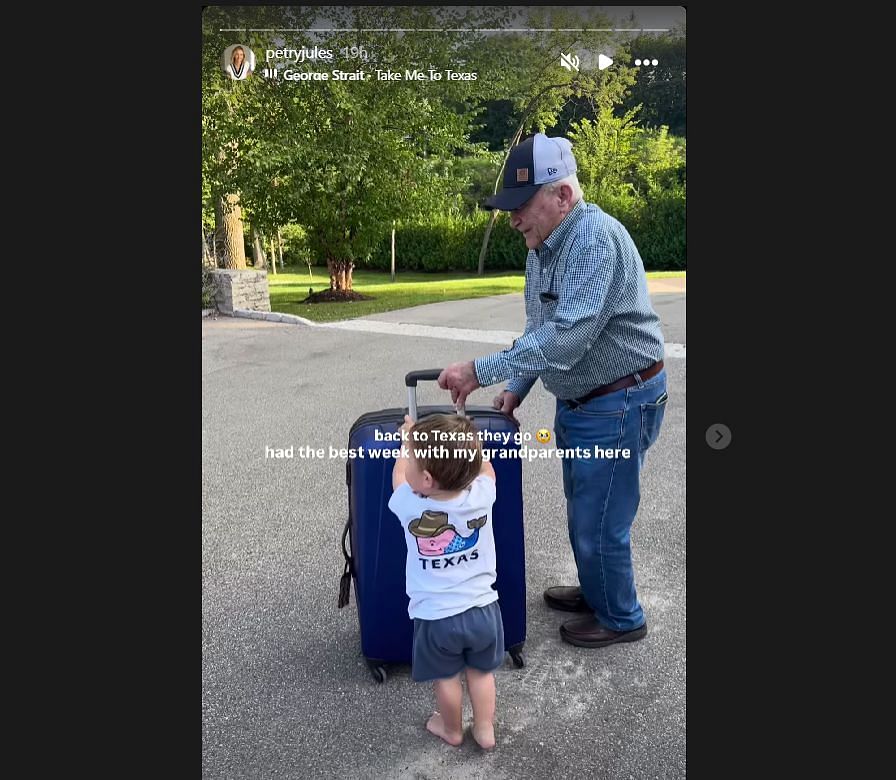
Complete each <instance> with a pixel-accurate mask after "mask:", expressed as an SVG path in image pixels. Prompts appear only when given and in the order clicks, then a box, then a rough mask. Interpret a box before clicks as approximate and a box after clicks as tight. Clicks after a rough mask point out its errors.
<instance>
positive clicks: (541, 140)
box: [485, 133, 578, 211]
mask: <svg viewBox="0 0 896 780" xmlns="http://www.w3.org/2000/svg"><path fill="white" fill-rule="evenodd" d="M576 170H578V166H577V165H576V158H575V157H573V155H572V144H571V143H570V142H569V141H568V140H567V139H566V138H560V137H557V138H548V137H547V136H546V135H545V134H544V133H536V134H535V135H530V136H529V137H528V138H527V139H526V140H525V141H522V142H521V143H519V144H517V145H516V146H514V147H513V149H511V150H510V155H509V156H508V158H507V166H506V167H505V168H504V187H503V189H502V190H501V191H500V192H498V194H497V195H492V196H491V197H490V198H488V199H487V200H486V201H485V208H487V209H500V210H501V211H513V210H514V209H518V208H519V207H520V206H522V205H524V204H525V203H526V202H527V201H528V200H529V199H530V198H531V197H532V196H533V195H534V194H535V193H536V192H538V190H539V189H540V188H541V185H542V184H548V183H550V182H552V181H559V180H560V179H565V178H566V177H567V176H569V175H570V174H571V173H575V171H576Z"/></svg>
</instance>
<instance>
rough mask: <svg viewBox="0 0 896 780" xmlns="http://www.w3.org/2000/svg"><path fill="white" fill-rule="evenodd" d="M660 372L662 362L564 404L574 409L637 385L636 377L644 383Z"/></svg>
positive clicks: (596, 388)
mask: <svg viewBox="0 0 896 780" xmlns="http://www.w3.org/2000/svg"><path fill="white" fill-rule="evenodd" d="M662 370H663V361H662V360H661V361H660V362H659V363H654V364H653V365H652V366H651V367H650V368H645V369H644V370H643V371H636V372H635V373H634V374H629V375H628V376H624V377H622V379H617V380H616V381H615V382H613V384H610V385H601V386H600V387H595V388H594V390H592V391H591V392H590V393H588V394H587V395H583V396H582V397H581V398H573V399H570V400H569V401H566V402H565V403H567V404H568V405H569V407H570V408H571V409H575V408H576V407H577V406H581V405H582V404H584V403H588V401H590V400H591V399H592V398H597V397H598V396H601V395H606V394H607V393H615V392H616V391H617V390H622V389H623V388H626V387H632V386H633V385H636V384H638V380H637V379H636V378H635V377H636V376H639V377H641V381H642V382H644V381H645V380H647V379H650V377H652V376H656V375H657V374H658V373H659V372H660V371H662Z"/></svg>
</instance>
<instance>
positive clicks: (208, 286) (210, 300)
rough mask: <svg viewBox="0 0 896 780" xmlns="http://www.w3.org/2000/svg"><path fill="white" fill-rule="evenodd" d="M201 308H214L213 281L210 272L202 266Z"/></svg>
mask: <svg viewBox="0 0 896 780" xmlns="http://www.w3.org/2000/svg"><path fill="white" fill-rule="evenodd" d="M202 308H203V309H214V308H215V281H214V277H213V276H212V274H211V272H210V271H209V269H208V268H206V267H205V266H204V265H203V266H202Z"/></svg>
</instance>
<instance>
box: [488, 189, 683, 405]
mask: <svg viewBox="0 0 896 780" xmlns="http://www.w3.org/2000/svg"><path fill="white" fill-rule="evenodd" d="M525 301H526V329H525V332H524V333H523V335H522V336H520V337H519V338H518V339H517V340H516V341H514V343H513V346H512V347H510V348H509V349H505V350H504V351H503V352H496V353H494V354H492V355H486V356H485V357H481V358H478V359H477V360H476V361H474V366H475V369H476V377H477V378H478V380H479V384H480V385H482V386H483V387H485V386H487V385H493V384H495V383H497V382H502V381H504V380H510V381H509V382H508V383H507V390H509V391H511V392H512V393H516V394H517V395H518V396H519V397H520V399H523V398H525V397H526V395H527V393H528V392H529V390H531V389H532V385H533V384H535V380H536V379H537V378H538V377H539V376H540V377H541V381H542V382H543V383H544V386H545V388H546V389H547V390H548V392H550V393H553V394H554V395H555V396H557V397H558V398H561V399H571V398H579V397H581V396H583V395H585V394H586V393H588V392H589V391H591V390H593V389H594V388H595V387H598V386H600V385H606V384H610V383H611V382H615V381H616V380H617V379H620V378H621V377H624V376H627V375H629V374H632V373H634V372H636V371H641V370H643V369H645V368H648V367H649V366H651V365H653V363H655V362H656V361H658V360H662V358H663V354H664V351H665V348H664V343H663V334H662V331H661V330H660V320H659V317H658V316H657V315H656V312H654V310H653V307H652V306H651V304H650V296H649V295H648V294H647V278H646V276H645V275H644V264H643V263H642V261H641V256H640V255H639V254H638V250H637V248H636V247H635V244H634V242H633V241H632V239H631V236H629V234H628V231H627V230H626V229H625V227H623V225H622V224H621V223H620V222H619V221H618V220H616V219H614V218H613V217H611V216H610V215H609V214H607V213H606V212H604V211H602V210H601V209H600V208H599V207H598V206H596V205H594V204H591V203H587V204H586V203H585V202H584V201H582V200H580V201H579V202H578V203H576V205H575V206H574V207H573V208H572V210H571V211H570V212H569V214H567V215H566V217H565V218H564V219H563V221H562V222H561V223H560V224H559V225H558V226H557V227H556V228H555V229H554V230H553V231H552V232H551V234H550V235H549V236H548V237H547V238H546V239H545V241H544V244H543V245H542V247H541V248H540V249H539V250H537V251H536V250H534V249H531V250H529V255H528V256H527V258H526V287H525Z"/></svg>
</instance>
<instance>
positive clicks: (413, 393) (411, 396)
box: [404, 368, 466, 422]
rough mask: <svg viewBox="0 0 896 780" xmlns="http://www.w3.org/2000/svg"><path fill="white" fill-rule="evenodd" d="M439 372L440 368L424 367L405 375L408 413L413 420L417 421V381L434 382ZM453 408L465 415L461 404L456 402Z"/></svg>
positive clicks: (462, 415) (440, 371)
mask: <svg viewBox="0 0 896 780" xmlns="http://www.w3.org/2000/svg"><path fill="white" fill-rule="evenodd" d="M441 373H442V369H441V368H425V369H423V370H422V371H411V372H409V373H408V374H406V375H405V378H404V383H405V385H407V388H408V414H409V415H410V416H411V419H412V420H413V421H414V422H417V382H423V381H430V382H435V380H436V379H438V378H439V374H441ZM454 408H455V409H456V410H457V413H458V414H459V415H460V416H461V417H465V416H466V411H465V410H464V405H463V404H456V405H455V407H454Z"/></svg>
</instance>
